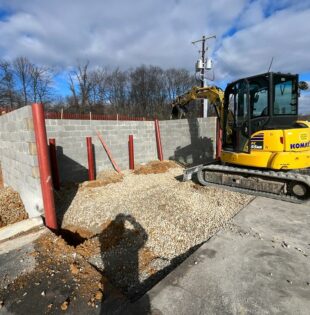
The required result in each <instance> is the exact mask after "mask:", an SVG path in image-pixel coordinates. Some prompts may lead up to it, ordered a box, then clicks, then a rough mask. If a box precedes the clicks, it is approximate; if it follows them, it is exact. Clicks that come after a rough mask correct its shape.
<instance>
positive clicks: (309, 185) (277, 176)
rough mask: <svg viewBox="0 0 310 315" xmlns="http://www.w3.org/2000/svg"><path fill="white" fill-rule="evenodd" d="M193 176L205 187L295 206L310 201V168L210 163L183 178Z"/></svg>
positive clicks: (186, 172) (189, 172) (188, 172)
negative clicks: (271, 168) (278, 169)
mask: <svg viewBox="0 0 310 315" xmlns="http://www.w3.org/2000/svg"><path fill="white" fill-rule="evenodd" d="M194 173H197V178H198V181H199V183H200V184H201V185H204V186H216V187H222V188H223V187H225V188H227V189H230V190H233V191H238V192H242V193H247V194H252V195H256V196H263V197H268V198H273V199H279V200H283V201H289V202H293V203H304V202H307V201H308V200H310V169H306V170H300V172H299V171H287V172H283V171H270V170H260V169H248V168H242V167H235V166H229V165H222V164H209V165H200V166H197V167H195V168H191V169H188V170H185V172H184V179H185V180H186V179H189V178H191V175H192V174H194Z"/></svg>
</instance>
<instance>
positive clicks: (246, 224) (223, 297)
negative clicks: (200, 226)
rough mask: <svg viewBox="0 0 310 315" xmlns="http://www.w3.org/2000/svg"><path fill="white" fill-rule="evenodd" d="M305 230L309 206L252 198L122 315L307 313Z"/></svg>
mask: <svg viewBox="0 0 310 315" xmlns="http://www.w3.org/2000/svg"><path fill="white" fill-rule="evenodd" d="M309 227H310V207H309V205H293V204H291V203H286V202H281V201H277V200H271V199H267V198H256V199H255V200H254V201H252V202H251V203H250V204H249V205H248V206H247V207H246V208H245V209H244V210H242V211H241V212H240V213H239V214H238V215H237V216H236V217H235V218H234V219H233V220H232V224H231V225H230V226H229V227H228V228H227V229H225V230H222V231H220V232H219V233H218V234H217V235H216V236H214V237H213V238H212V239H211V240H210V241H208V242H207V243H205V244H204V245H203V246H202V247H201V248H200V249H198V250H197V251H196V252H195V254H193V255H192V256H191V257H189V258H188V259H187V260H186V261H185V262H184V263H183V264H181V265H180V266H179V267H178V268H177V269H176V270H174V271H173V272H172V273H171V274H169V275H168V276H167V277H166V278H165V279H164V280H163V281H161V282H160V283H159V284H157V285H156V286H155V287H154V288H153V289H151V290H150V291H149V292H148V294H147V295H145V296H144V297H142V298H141V299H140V300H139V301H137V302H136V303H134V304H133V305H131V307H130V308H128V309H127V310H126V312H127V313H128V312H129V311H130V310H131V312H132V313H133V314H146V311H150V310H153V311H154V314H165V315H168V314H309V310H310V260H309V257H310V230H309ZM147 308H148V310H147Z"/></svg>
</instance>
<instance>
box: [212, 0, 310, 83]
mask: <svg viewBox="0 0 310 315" xmlns="http://www.w3.org/2000/svg"><path fill="white" fill-rule="evenodd" d="M308 6H309V5H308ZM309 20H310V7H309V8H300V6H299V5H298V6H297V7H296V6H292V7H289V8H286V9H283V10H280V11H277V12H275V13H274V14H273V15H271V16H269V17H267V18H264V19H263V20H261V21H260V22H258V23H257V24H254V25H251V26H250V27H246V28H243V29H241V30H239V31H238V32H236V33H235V34H234V35H233V36H231V37H227V38H225V39H224V40H223V42H222V45H221V46H220V47H219V49H218V50H217V52H216V53H215V58H216V64H217V73H218V77H219V79H223V78H225V79H227V78H234V79H235V78H238V77H242V76H247V75H253V74H257V73H262V72H266V71H267V70H268V67H269V64H270V61H271V58H272V57H274V62H273V66H272V70H273V71H282V72H292V73H304V72H309V71H310V54H309V53H308V52H309V51H310V41H308V40H307V37H308V34H309V33H310V23H309V22H308V21H309ZM241 24H242V23H241Z"/></svg>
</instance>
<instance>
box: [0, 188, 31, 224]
mask: <svg viewBox="0 0 310 315" xmlns="http://www.w3.org/2000/svg"><path fill="white" fill-rule="evenodd" d="M27 218H28V214H27V212H26V210H25V207H24V205H23V202H22V200H21V199H20V196H19V194H18V193H17V192H16V191H14V190H13V189H12V188H10V187H5V188H0V227H3V226H6V225H8V224H13V223H16V222H19V221H22V220H25V219H27Z"/></svg>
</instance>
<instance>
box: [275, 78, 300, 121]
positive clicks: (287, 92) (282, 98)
mask: <svg viewBox="0 0 310 315" xmlns="http://www.w3.org/2000/svg"><path fill="white" fill-rule="evenodd" d="M273 113H274V115H296V114H297V89H296V79H294V78H292V77H285V76H281V75H275V76H274V104H273Z"/></svg>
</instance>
